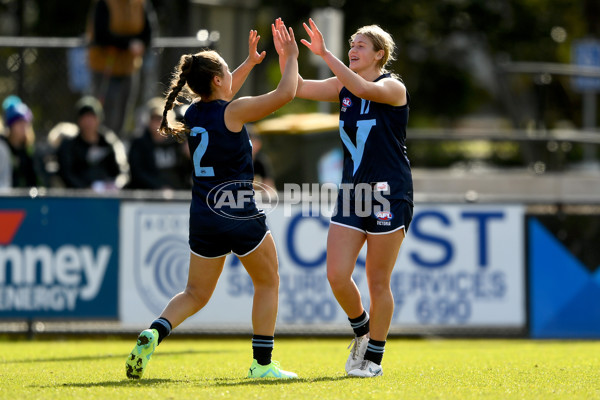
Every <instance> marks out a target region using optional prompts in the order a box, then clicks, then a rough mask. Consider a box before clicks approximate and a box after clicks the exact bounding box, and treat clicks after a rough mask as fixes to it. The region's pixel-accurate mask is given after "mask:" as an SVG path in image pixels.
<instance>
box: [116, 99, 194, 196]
mask: <svg viewBox="0 0 600 400" xmlns="http://www.w3.org/2000/svg"><path fill="white" fill-rule="evenodd" d="M164 103H165V102H164V100H163V99H162V98H154V99H152V100H150V101H149V102H148V104H147V111H148V112H147V115H146V126H145V129H144V131H143V133H142V135H141V136H140V137H138V138H136V139H134V140H133V141H132V142H131V147H130V149H129V166H130V172H131V181H130V183H129V185H128V188H130V189H174V190H181V189H190V188H191V187H192V184H191V182H192V177H191V174H190V171H191V165H192V164H191V161H190V158H189V155H188V154H189V151H186V150H187V149H186V148H187V145H184V144H181V143H178V142H177V140H175V139H174V138H173V137H167V136H164V135H162V134H161V133H160V132H159V131H158V128H160V123H161V121H162V113H163V109H164V107H165V104H164ZM184 146H185V147H184Z"/></svg>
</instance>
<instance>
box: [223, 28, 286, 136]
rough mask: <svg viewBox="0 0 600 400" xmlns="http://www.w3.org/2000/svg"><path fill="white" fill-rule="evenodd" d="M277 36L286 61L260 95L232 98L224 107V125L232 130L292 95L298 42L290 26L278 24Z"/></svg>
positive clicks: (264, 114)
mask: <svg viewBox="0 0 600 400" xmlns="http://www.w3.org/2000/svg"><path fill="white" fill-rule="evenodd" d="M277 35H279V37H278V40H279V41H280V43H281V46H282V47H281V49H282V52H283V56H284V57H285V60H286V66H285V70H284V71H283V74H282V76H281V80H280V81H279V85H277V88H276V89H275V90H273V91H271V92H269V93H266V94H263V95H261V96H256V97H242V98H240V99H236V100H234V101H232V102H231V103H230V104H229V106H227V108H226V109H225V125H227V129H229V130H230V131H232V132H239V131H240V130H241V129H242V126H243V125H244V123H246V122H252V121H257V120H259V119H262V118H264V117H266V116H267V115H269V114H271V113H272V112H274V111H276V110H278V109H279V108H281V107H283V106H284V105H285V104H287V103H289V102H290V101H291V100H292V99H293V98H294V94H295V93H296V87H297V84H298V78H297V77H298V45H297V44H296V39H295V38H294V31H293V30H292V28H290V29H289V31H288V30H286V29H285V27H281V28H280V29H278V30H277Z"/></svg>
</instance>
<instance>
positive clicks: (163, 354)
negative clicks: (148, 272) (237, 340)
mask: <svg viewBox="0 0 600 400" xmlns="http://www.w3.org/2000/svg"><path fill="white" fill-rule="evenodd" d="M232 351H233V350H181V351H165V352H160V353H157V354H159V357H168V356H176V355H181V354H186V355H187V354H214V353H219V354H221V353H230V352H232ZM111 358H122V359H123V360H125V359H126V358H127V354H126V353H123V354H99V355H89V356H71V357H43V358H28V359H25V360H10V361H1V362H0V364H23V363H38V362H64V361H90V360H91V361H98V360H107V359H111Z"/></svg>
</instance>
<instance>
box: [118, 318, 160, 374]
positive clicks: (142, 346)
mask: <svg viewBox="0 0 600 400" xmlns="http://www.w3.org/2000/svg"><path fill="white" fill-rule="evenodd" d="M157 345H158V331H157V330H156V329H146V330H144V331H142V333H140V336H138V339H137V344H136V345H135V347H134V348H133V350H131V354H129V357H127V361H125V372H126V373H127V377H128V378H129V379H140V378H141V377H142V375H143V374H144V371H145V370H146V367H147V366H148V361H150V357H152V353H154V350H155V349H156V346H157Z"/></svg>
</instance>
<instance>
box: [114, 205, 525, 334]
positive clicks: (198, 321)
mask: <svg viewBox="0 0 600 400" xmlns="http://www.w3.org/2000/svg"><path fill="white" fill-rule="evenodd" d="M269 211H270V212H269V213H268V215H267V221H268V224H269V227H270V229H271V232H272V234H273V237H274V239H275V242H276V245H277V251H278V257H279V265H280V296H279V316H278V325H277V326H278V329H286V328H289V329H292V330H293V331H297V332H314V331H317V330H327V329H331V328H333V329H340V330H341V329H343V330H344V331H345V330H347V329H349V328H348V320H347V316H346V315H345V314H344V312H343V311H342V309H341V308H340V307H339V305H338V304H337V301H336V300H335V298H334V296H333V293H332V292H331V289H330V287H329V283H328V281H327V273H326V242H327V230H328V227H329V217H327V216H325V215H319V214H318V213H314V212H307V207H303V206H302V205H300V204H297V205H290V204H280V205H279V206H278V207H276V208H274V209H272V210H269ZM523 215H524V209H523V207H522V206H520V205H470V204H468V205H467V204H465V205H427V206H421V207H416V208H415V212H414V219H413V222H412V224H411V226H410V229H409V232H408V235H407V237H406V239H405V241H404V243H403V245H402V248H401V249H400V254H399V257H398V260H397V264H396V267H395V269H394V272H393V275H392V282H391V285H392V291H393V294H394V299H395V303H396V304H395V311H394V317H393V322H392V329H394V327H399V328H411V327H412V328H419V327H483V328H485V327H491V328H496V327H501V328H519V329H521V328H524V326H525V324H526V315H525V283H524V278H525V265H524V262H525V261H524V239H523ZM188 218H189V204H188V203H170V204H158V203H141V202H131V203H127V202H125V203H123V204H122V207H121V223H120V225H121V249H122V251H121V266H122V268H121V279H120V289H119V292H120V299H121V302H120V307H119V315H120V319H121V321H122V323H123V324H124V325H135V326H139V325H147V324H148V323H149V322H151V321H152V319H154V318H156V317H157V316H158V315H159V314H160V313H161V311H162V309H163V308H164V306H165V305H166V304H167V302H168V301H169V299H170V298H171V297H172V296H173V295H175V294H176V293H178V292H179V291H181V290H183V288H184V287H185V283H186V278H187V269H188V263H189V247H188V244H187V230H188ZM365 257H366V246H365V247H364V248H363V250H362V252H361V255H360V256H359V259H358V262H357V266H356V269H355V273H354V275H353V277H354V280H355V281H356V283H357V285H358V286H359V288H360V290H361V293H362V294H363V303H364V305H365V308H366V309H368V307H369V296H368V289H367V281H366V274H365ZM252 294H253V289H252V281H251V280H250V278H249V276H248V274H247V273H246V271H245V270H244V268H243V266H242V265H241V263H240V261H239V260H238V259H237V258H236V257H235V256H232V255H230V256H228V257H227V260H226V262H225V267H224V270H223V274H222V275H221V279H220V281H219V284H218V285H217V288H216V290H215V292H214V294H213V297H212V299H211V301H210V302H209V303H208V305H207V306H206V307H205V308H204V309H202V310H201V311H200V312H199V313H197V314H196V315H195V316H194V317H192V318H190V319H188V320H187V321H186V322H184V325H182V326H184V327H204V328H213V327H215V326H219V327H235V328H241V329H250V326H251V309H252Z"/></svg>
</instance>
